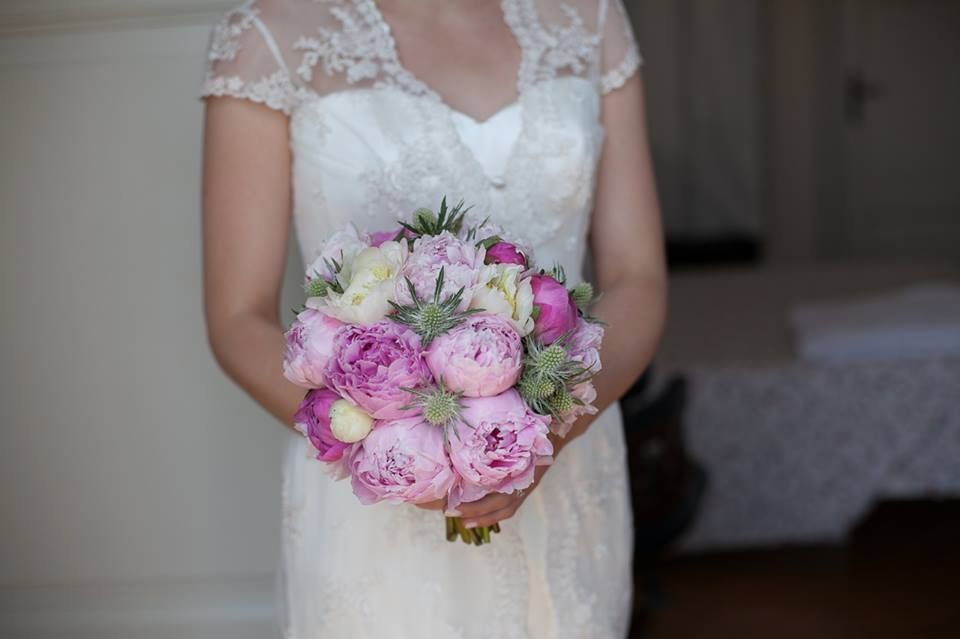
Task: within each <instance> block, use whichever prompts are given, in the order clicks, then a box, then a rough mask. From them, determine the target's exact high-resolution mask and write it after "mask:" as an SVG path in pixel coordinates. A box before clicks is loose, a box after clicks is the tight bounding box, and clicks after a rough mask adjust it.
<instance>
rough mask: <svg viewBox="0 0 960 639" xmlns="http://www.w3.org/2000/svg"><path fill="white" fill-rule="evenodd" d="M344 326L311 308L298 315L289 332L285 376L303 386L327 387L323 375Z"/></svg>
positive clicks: (285, 357)
mask: <svg viewBox="0 0 960 639" xmlns="http://www.w3.org/2000/svg"><path fill="white" fill-rule="evenodd" d="M343 326H344V324H343V322H341V321H340V320H336V319H334V318H332V317H328V316H326V315H324V314H323V313H321V312H320V311H315V310H313V309H309V308H308V309H307V310H305V311H303V312H302V313H300V314H299V315H297V319H296V321H294V323H293V325H292V326H290V330H289V331H287V334H286V337H287V351H286V353H285V354H284V357H283V375H284V377H286V378H287V379H288V380H290V381H291V382H293V383H294V384H296V385H297V386H301V387H303V388H320V387H322V386H325V385H326V382H325V381H324V377H323V375H324V371H325V370H326V368H327V361H328V360H329V359H330V355H331V354H332V352H333V351H332V348H333V346H332V345H333V336H334V335H335V334H336V332H337V331H338V330H340V328H342V327H343Z"/></svg>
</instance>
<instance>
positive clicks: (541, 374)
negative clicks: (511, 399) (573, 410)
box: [517, 337, 590, 416]
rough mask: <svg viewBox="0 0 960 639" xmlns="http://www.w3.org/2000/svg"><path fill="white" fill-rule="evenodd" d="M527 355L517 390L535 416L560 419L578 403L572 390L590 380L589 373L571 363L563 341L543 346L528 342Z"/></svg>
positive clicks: (576, 363)
mask: <svg viewBox="0 0 960 639" xmlns="http://www.w3.org/2000/svg"><path fill="white" fill-rule="evenodd" d="M525 347H526V348H525V351H526V355H525V357H524V360H523V373H522V374H521V375H520V381H519V382H518V384H517V386H518V390H519V391H520V395H521V396H522V397H523V399H524V400H525V401H526V402H527V404H528V405H529V406H530V408H531V409H533V411H534V412H537V413H540V414H541V415H553V416H557V415H560V414H561V413H563V412H565V411H566V410H568V408H569V402H570V401H575V400H574V399H573V397H571V396H570V391H569V389H571V388H573V387H574V386H575V385H577V384H579V383H580V382H582V381H585V380H587V379H589V378H590V371H589V370H587V369H586V368H584V367H583V365H582V364H581V363H580V362H578V361H576V360H574V359H571V358H570V356H569V355H568V354H567V351H566V350H565V349H564V348H563V345H562V340H558V341H557V342H554V343H553V344H550V345H549V346H544V345H543V344H541V343H540V342H539V341H538V340H537V339H536V338H533V337H527V338H526V340H525Z"/></svg>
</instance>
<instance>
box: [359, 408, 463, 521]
mask: <svg viewBox="0 0 960 639" xmlns="http://www.w3.org/2000/svg"><path fill="white" fill-rule="evenodd" d="M348 466H349V469H350V474H351V483H352V485H353V492H354V494H355V495H356V496H357V498H358V499H359V500H360V502H361V503H363V504H374V503H376V502H378V501H383V500H386V501H391V502H402V503H410V504H421V503H425V502H429V501H435V500H438V499H443V498H444V497H446V496H447V494H448V493H449V492H450V489H451V488H452V487H453V485H454V483H455V482H456V480H457V478H456V474H455V473H454V471H453V468H452V467H451V466H450V459H449V458H448V457H447V453H446V451H445V450H444V446H443V431H442V430H441V429H439V428H437V427H436V426H431V425H430V424H428V423H426V422H424V421H423V419H422V418H421V417H419V416H417V417H409V418H406V419H399V420H393V421H384V422H377V423H376V424H375V425H374V428H373V430H372V431H371V432H370V434H369V435H367V437H366V438H365V439H364V440H363V441H361V442H360V443H358V444H355V445H354V447H353V451H352V452H351V454H350V459H349V462H348Z"/></svg>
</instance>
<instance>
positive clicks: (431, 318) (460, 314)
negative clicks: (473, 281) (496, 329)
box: [390, 267, 479, 348]
mask: <svg viewBox="0 0 960 639" xmlns="http://www.w3.org/2000/svg"><path fill="white" fill-rule="evenodd" d="M443 277H444V275H443V267H441V268H440V272H439V273H438V274H437V284H436V286H435V287H434V289H433V298H432V299H431V300H430V301H425V300H423V299H421V298H420V296H419V295H418V294H417V290H416V287H415V286H414V285H413V282H411V281H410V280H409V279H407V289H408V290H409V291H410V299H411V302H410V303H409V304H404V305H400V304H397V303H395V302H390V305H391V306H392V307H393V310H394V314H393V316H392V319H393V321H395V322H397V323H399V324H403V325H404V326H408V327H410V330H412V331H413V332H414V333H416V334H417V335H419V336H420V340H421V342H422V344H423V347H424V348H426V347H427V346H429V345H430V343H431V342H432V341H433V340H434V339H435V338H436V337H438V336H440V335H443V334H444V333H446V332H447V331H449V330H450V329H452V328H454V327H456V326H459V325H460V324H461V323H463V320H465V319H466V318H467V317H468V316H470V315H473V314H474V313H477V312H479V309H468V310H466V311H461V310H458V308H459V306H460V302H461V301H462V300H463V288H462V287H461V288H460V289H459V290H458V291H457V292H456V293H453V294H452V295H448V296H447V297H446V298H445V299H441V293H442V291H443Z"/></svg>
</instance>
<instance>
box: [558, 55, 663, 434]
mask: <svg viewBox="0 0 960 639" xmlns="http://www.w3.org/2000/svg"><path fill="white" fill-rule="evenodd" d="M603 124H604V127H605V128H606V141H605V143H604V149H603V154H602V156H601V159H600V166H599V169H598V171H599V173H598V178H597V180H598V181H597V193H596V205H595V207H594V213H593V220H592V222H591V226H590V229H591V230H590V243H591V249H592V252H593V264H594V273H595V275H594V279H595V281H594V284H595V285H596V288H597V290H598V291H600V292H601V293H602V296H601V298H600V301H599V302H598V303H597V305H596V306H595V308H594V309H593V313H594V314H595V315H596V316H597V317H599V318H601V319H603V320H604V321H605V322H607V327H606V332H605V334H604V339H603V350H602V351H601V353H600V355H601V359H602V360H603V370H602V371H601V372H600V374H599V375H597V377H596V378H595V384H596V387H597V401H596V406H597V408H599V409H600V410H603V409H604V408H606V407H607V406H609V405H610V404H612V403H613V402H615V401H617V400H618V399H619V398H620V397H621V396H622V395H623V394H624V393H625V392H626V391H627V390H628V389H629V388H630V386H631V385H632V384H633V383H634V382H635V381H636V379H637V377H639V375H640V374H641V373H642V372H643V370H644V369H645V368H646V367H647V366H648V365H649V363H650V360H651V359H652V358H653V355H654V352H655V351H656V348H657V344H658V342H659V340H660V335H661V332H662V330H663V325H664V321H665V318H666V307H667V301H666V292H667V276H666V266H665V259H664V251H663V232H662V228H661V221H660V206H659V204H658V201H657V190H656V184H655V182H654V177H653V166H652V162H651V158H650V145H649V140H648V137H647V128H646V110H645V107H644V94H643V82H642V79H641V75H640V73H639V72H638V73H636V74H634V75H633V76H632V77H631V78H630V80H629V81H628V82H627V83H626V84H625V85H624V86H623V87H621V88H620V89H617V90H616V91H613V92H611V93H609V94H608V95H606V96H605V97H604V99H603ZM589 423H590V421H589V419H581V420H580V422H579V423H577V424H575V425H574V427H573V429H572V430H571V432H570V433H569V435H568V436H567V438H566V439H565V440H563V442H561V446H563V445H566V444H567V443H569V442H570V441H571V440H572V439H574V438H576V437H577V436H579V435H581V434H583V432H584V431H586V429H587V427H588V426H589Z"/></svg>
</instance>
